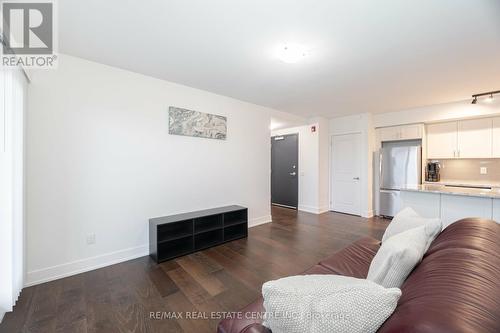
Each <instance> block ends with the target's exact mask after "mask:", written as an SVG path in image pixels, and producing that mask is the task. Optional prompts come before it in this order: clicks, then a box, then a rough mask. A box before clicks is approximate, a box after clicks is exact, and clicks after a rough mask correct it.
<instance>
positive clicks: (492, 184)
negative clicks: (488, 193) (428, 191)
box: [424, 180, 500, 187]
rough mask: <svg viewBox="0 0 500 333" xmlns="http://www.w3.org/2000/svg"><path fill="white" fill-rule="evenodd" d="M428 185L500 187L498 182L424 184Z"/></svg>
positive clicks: (470, 181) (445, 181) (444, 181)
mask: <svg viewBox="0 0 500 333" xmlns="http://www.w3.org/2000/svg"><path fill="white" fill-rule="evenodd" d="M424 184H429V185H450V186H463V187H500V183H499V182H485V181H480V180H478V181H474V180H468V181H458V180H441V181H439V182H427V181H426V182H424Z"/></svg>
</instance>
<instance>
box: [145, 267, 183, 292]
mask: <svg viewBox="0 0 500 333" xmlns="http://www.w3.org/2000/svg"><path fill="white" fill-rule="evenodd" d="M147 272H148V275H149V278H150V279H151V281H152V282H153V283H154V285H155V287H156V289H157V290H158V292H159V293H160V295H161V296H162V297H165V296H168V295H171V294H173V293H175V292H177V291H178V290H179V288H177V285H176V284H175V283H174V281H172V279H171V278H170V276H168V274H166V273H165V271H164V270H163V269H162V268H161V267H160V266H156V267H151V268H149V269H148V270H147Z"/></svg>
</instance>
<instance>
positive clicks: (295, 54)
mask: <svg viewBox="0 0 500 333" xmlns="http://www.w3.org/2000/svg"><path fill="white" fill-rule="evenodd" d="M308 51H309V49H308V48H307V46H305V45H302V44H296V43H288V44H282V45H279V46H278V47H277V50H276V56H277V57H278V59H280V60H281V61H283V62H286V63H287V64H294V63H296V62H299V61H301V60H303V59H304V58H305V57H307V54H308Z"/></svg>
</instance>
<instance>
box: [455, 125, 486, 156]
mask: <svg viewBox="0 0 500 333" xmlns="http://www.w3.org/2000/svg"><path fill="white" fill-rule="evenodd" d="M492 141H493V140H492V118H482V119H472V120H461V121H459V122H458V146H457V157H459V158H487V157H491V147H492Z"/></svg>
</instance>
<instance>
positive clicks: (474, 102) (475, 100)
mask: <svg viewBox="0 0 500 333" xmlns="http://www.w3.org/2000/svg"><path fill="white" fill-rule="evenodd" d="M472 104H477V97H476V96H474V99H473V100H472Z"/></svg>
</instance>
